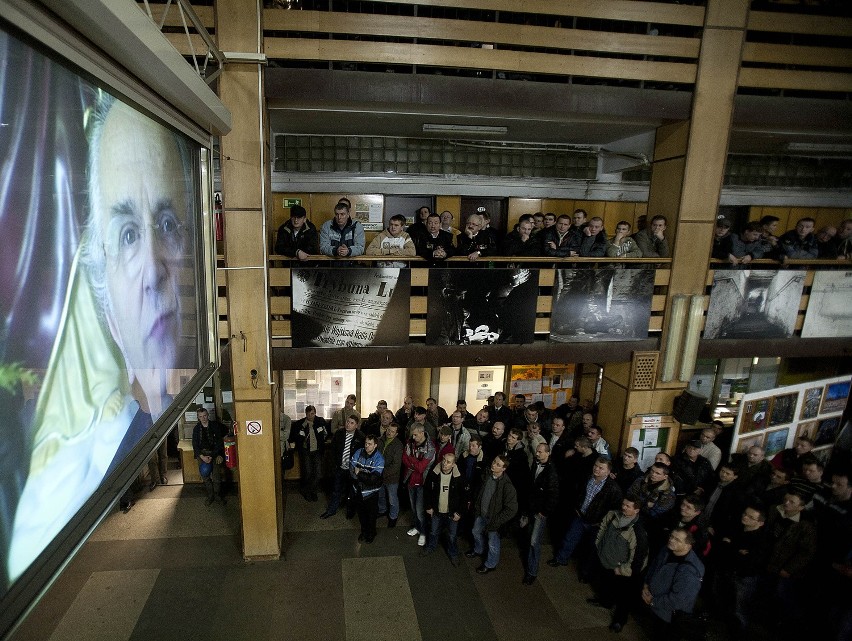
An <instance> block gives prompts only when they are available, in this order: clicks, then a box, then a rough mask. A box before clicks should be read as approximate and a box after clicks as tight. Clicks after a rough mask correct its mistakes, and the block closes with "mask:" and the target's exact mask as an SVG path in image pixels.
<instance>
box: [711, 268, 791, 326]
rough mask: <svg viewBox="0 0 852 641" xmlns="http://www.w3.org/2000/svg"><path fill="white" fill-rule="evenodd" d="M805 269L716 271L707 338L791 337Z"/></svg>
mask: <svg viewBox="0 0 852 641" xmlns="http://www.w3.org/2000/svg"><path fill="white" fill-rule="evenodd" d="M804 282H805V272H804V271H758V270H729V269H721V270H716V272H715V273H714V275H713V290H712V292H711V294H710V306H709V307H708V309H707V321H706V323H705V324H704V338H706V339H714V338H753V339H760V340H762V339H767V338H789V337H790V336H792V335H793V330H794V329H795V327H796V316H797V315H798V313H799V301H800V300H801V298H802V288H803V287H804Z"/></svg>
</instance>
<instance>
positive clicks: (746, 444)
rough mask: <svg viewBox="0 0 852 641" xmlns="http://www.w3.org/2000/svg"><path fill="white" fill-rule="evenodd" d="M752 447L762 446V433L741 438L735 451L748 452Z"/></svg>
mask: <svg viewBox="0 0 852 641" xmlns="http://www.w3.org/2000/svg"><path fill="white" fill-rule="evenodd" d="M752 447H763V434H755V435H754V436H746V437H745V438H741V439H740V442H739V445H737V452H748V451H749V449H750V448H752Z"/></svg>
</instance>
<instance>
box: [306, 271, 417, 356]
mask: <svg viewBox="0 0 852 641" xmlns="http://www.w3.org/2000/svg"><path fill="white" fill-rule="evenodd" d="M410 293H411V271H410V270H408V269H399V268H396V267H383V268H349V267H347V268H346V269H336V268H330V269H294V270H293V294H292V296H293V313H292V316H291V320H292V334H293V347H368V346H371V345H405V344H407V343H408V327H409V298H410Z"/></svg>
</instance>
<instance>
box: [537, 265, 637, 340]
mask: <svg viewBox="0 0 852 641" xmlns="http://www.w3.org/2000/svg"><path fill="white" fill-rule="evenodd" d="M653 295H654V270H653V269H620V268H619V269H616V268H604V269H559V270H557V271H556V280H555V282H554V283H553V312H552V316H551V320H550V339H551V340H553V341H559V342H577V341H579V342H589V341H629V340H635V339H641V338H647V337H648V323H649V321H650V318H651V299H652V298H653Z"/></svg>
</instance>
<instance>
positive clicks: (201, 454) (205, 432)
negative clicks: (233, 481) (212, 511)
mask: <svg viewBox="0 0 852 641" xmlns="http://www.w3.org/2000/svg"><path fill="white" fill-rule="evenodd" d="M197 416H198V423H196V424H195V427H194V428H192V451H193V453H194V454H195V459H196V460H197V461H198V471H199V474H201V480H202V481H203V482H204V489H206V490H207V501H206V503H205V504H206V505H210V504H211V503H213V500H214V499H215V497H216V495H217V494H218V495H219V499H220V500H221V501H222V503H225V494H224V493H223V492H222V461H224V460H225V442H224V438H225V434H226V433H227V430H226V429H225V426H224V425H222V424H221V423H219V422H218V421H217V420H215V419H214V420H212V421H211V420H210V413H209V412H208V411H207V410H206V409H205V408H203V407H202V408H200V409H199V410H198V412H197ZM127 509H128V510H129V509H130V508H129V507H128V508H127Z"/></svg>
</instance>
